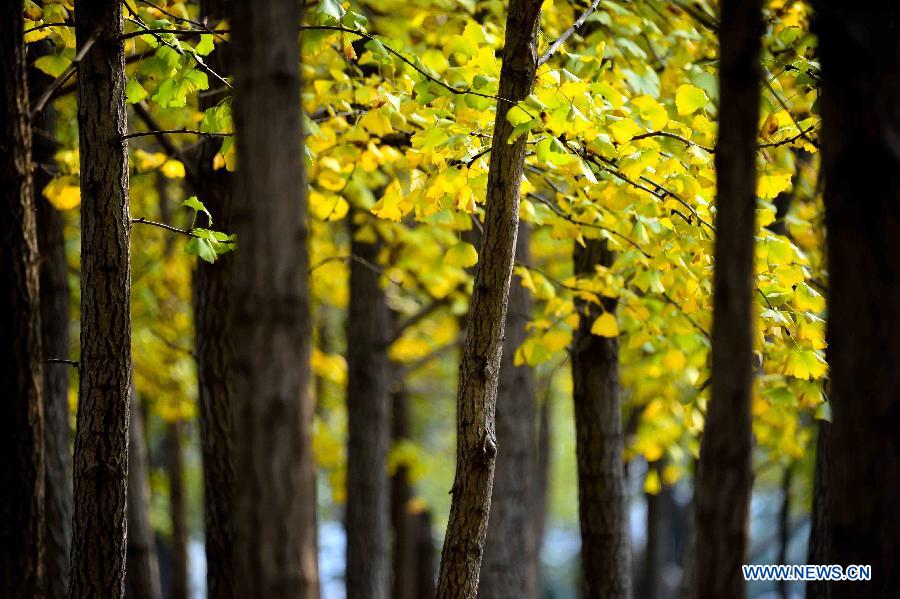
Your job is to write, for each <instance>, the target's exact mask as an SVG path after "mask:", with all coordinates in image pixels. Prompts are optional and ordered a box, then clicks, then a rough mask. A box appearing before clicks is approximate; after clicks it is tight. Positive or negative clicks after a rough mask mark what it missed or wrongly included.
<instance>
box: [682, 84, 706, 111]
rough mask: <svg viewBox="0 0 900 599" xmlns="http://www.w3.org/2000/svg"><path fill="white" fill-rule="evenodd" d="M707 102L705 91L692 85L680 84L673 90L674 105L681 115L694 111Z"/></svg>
mask: <svg viewBox="0 0 900 599" xmlns="http://www.w3.org/2000/svg"><path fill="white" fill-rule="evenodd" d="M707 102H709V98H707V97H706V92H705V91H703V90H702V89H700V88H699V87H694V86H693V85H687V84H684V85H681V86H679V87H678V91H676V92H675V107H676V108H677V109H678V114H680V115H681V116H685V115H688V114H692V113H694V112H696V111H697V110H698V109H700V108H703V107H704V106H706V103H707Z"/></svg>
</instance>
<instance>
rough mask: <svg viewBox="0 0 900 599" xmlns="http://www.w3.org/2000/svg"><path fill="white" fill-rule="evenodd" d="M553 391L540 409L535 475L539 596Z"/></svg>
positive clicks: (551, 442)
mask: <svg viewBox="0 0 900 599" xmlns="http://www.w3.org/2000/svg"><path fill="white" fill-rule="evenodd" d="M552 384H553V383H552V378H551V379H550V381H549V382H548V385H547V386H548V388H549V387H550V386H551V385H552ZM550 396H551V392H549V391H548V393H547V396H546V397H545V398H544V401H543V402H541V408H540V410H539V414H540V416H539V423H540V424H539V425H538V443H537V459H536V460H535V467H536V470H535V475H534V508H533V510H532V517H533V518H534V523H533V524H532V526H534V560H535V569H536V580H535V587H534V588H535V592H536V593H537V596H538V597H542V596H543V575H542V573H541V548H542V547H543V545H544V531H545V530H546V528H547V504H548V502H549V496H550V469H551V468H552V458H551V454H552V452H553V438H552V436H551V428H550V427H551V422H552V407H551V405H550V401H551V400H550Z"/></svg>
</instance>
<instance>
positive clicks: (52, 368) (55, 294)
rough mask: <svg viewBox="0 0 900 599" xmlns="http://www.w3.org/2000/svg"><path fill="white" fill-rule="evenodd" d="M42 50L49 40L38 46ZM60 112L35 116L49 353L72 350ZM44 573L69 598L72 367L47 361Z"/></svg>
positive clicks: (32, 74)
mask: <svg viewBox="0 0 900 599" xmlns="http://www.w3.org/2000/svg"><path fill="white" fill-rule="evenodd" d="M32 48H36V49H38V52H40V53H41V54H42V55H44V54H46V52H47V50H48V48H47V46H46V45H44V44H42V43H40V42H38V43H36V44H34V45H32ZM47 81H48V79H47V75H45V74H43V73H41V72H40V71H39V70H37V69H36V68H34V67H29V70H28V82H29V89H30V90H31V92H30V93H31V95H32V96H35V95H37V93H36V92H37V91H38V90H41V89H42V88H43V86H44V85H45V84H46V83H47ZM55 120H56V119H55V111H54V109H53V105H52V104H51V105H48V106H47V107H45V108H44V110H43V111H42V112H41V113H39V114H36V115H35V116H34V118H33V119H32V122H31V126H32V134H33V135H32V156H33V158H34V189H35V196H36V197H35V200H34V204H35V210H36V215H37V240H38V248H39V250H40V303H41V346H42V348H43V354H44V357H45V358H66V357H68V355H69V281H68V266H67V264H66V245H65V242H66V240H65V236H64V227H63V215H62V212H60V211H59V210H57V209H56V208H54V207H53V206H52V205H51V204H50V202H48V201H47V200H46V199H45V198H43V197H39V196H40V191H41V190H43V189H44V188H45V187H46V186H47V184H48V183H50V180H51V179H52V175H51V173H52V170H51V169H53V167H54V166H55V162H56V159H55V157H54V155H55V154H56V147H55V144H54V143H53V135H54V129H55ZM43 372H44V453H45V460H44V461H45V465H46V474H45V477H44V480H45V483H44V511H45V533H44V575H45V580H46V593H47V596H48V597H50V598H52V599H56V598H61V597H65V596H66V593H67V592H68V589H69V552H70V550H71V548H72V452H71V450H70V449H69V435H70V430H69V366H67V365H65V364H44V365H43Z"/></svg>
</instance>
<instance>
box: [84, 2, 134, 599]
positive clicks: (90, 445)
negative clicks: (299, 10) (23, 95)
mask: <svg viewBox="0 0 900 599" xmlns="http://www.w3.org/2000/svg"><path fill="white" fill-rule="evenodd" d="M121 34H122V4H121V2H118V1H116V0H85V1H80V2H79V3H78V16H77V21H76V24H75V36H76V40H77V46H78V48H79V49H83V48H84V47H85V46H86V45H89V44H91V43H92V42H93V47H91V48H90V50H89V51H88V52H87V53H86V54H85V56H84V59H83V60H82V61H81V62H80V63H79V64H78V134H79V139H80V155H81V277H82V284H81V359H80V366H81V368H80V375H81V376H80V380H79V401H78V418H77V427H76V433H75V461H74V470H75V518H74V526H73V538H72V571H71V585H72V586H71V589H70V595H71V596H72V597H87V596H92V595H93V596H102V597H121V596H122V594H123V593H124V591H125V537H126V489H127V485H128V420H129V408H128V406H129V401H130V398H129V388H130V386H131V264H130V257H131V215H130V211H129V206H128V146H127V143H126V142H125V141H123V140H122V136H123V135H125V133H126V126H127V122H126V113H125V55H124V51H123V49H122V42H121V40H120V39H119V36H121Z"/></svg>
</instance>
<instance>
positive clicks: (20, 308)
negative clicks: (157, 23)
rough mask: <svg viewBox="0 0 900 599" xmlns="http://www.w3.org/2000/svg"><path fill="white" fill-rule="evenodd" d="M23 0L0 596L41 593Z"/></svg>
mask: <svg viewBox="0 0 900 599" xmlns="http://www.w3.org/2000/svg"><path fill="white" fill-rule="evenodd" d="M22 31H23V28H22V3H20V2H5V3H4V4H3V7H2V8H0V77H2V83H0V118H2V119H3V122H2V125H0V389H2V392H0V393H2V403H0V423H2V424H0V426H2V428H0V453H2V455H3V459H2V460H0V462H2V465H0V595H4V596H9V597H32V596H39V595H41V594H42V593H43V590H44V589H43V582H44V581H43V570H44V568H43V559H44V555H43V552H44V439H43V435H44V409H43V405H42V401H43V398H42V394H41V389H42V387H43V381H42V377H41V355H42V354H41V329H40V306H39V291H38V282H39V274H38V245H37V234H36V231H35V216H34V198H33V187H32V174H31V169H32V163H31V124H30V122H29V114H28V113H29V102H28V82H27V78H26V68H25V44H24V41H23V33H22Z"/></svg>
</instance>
